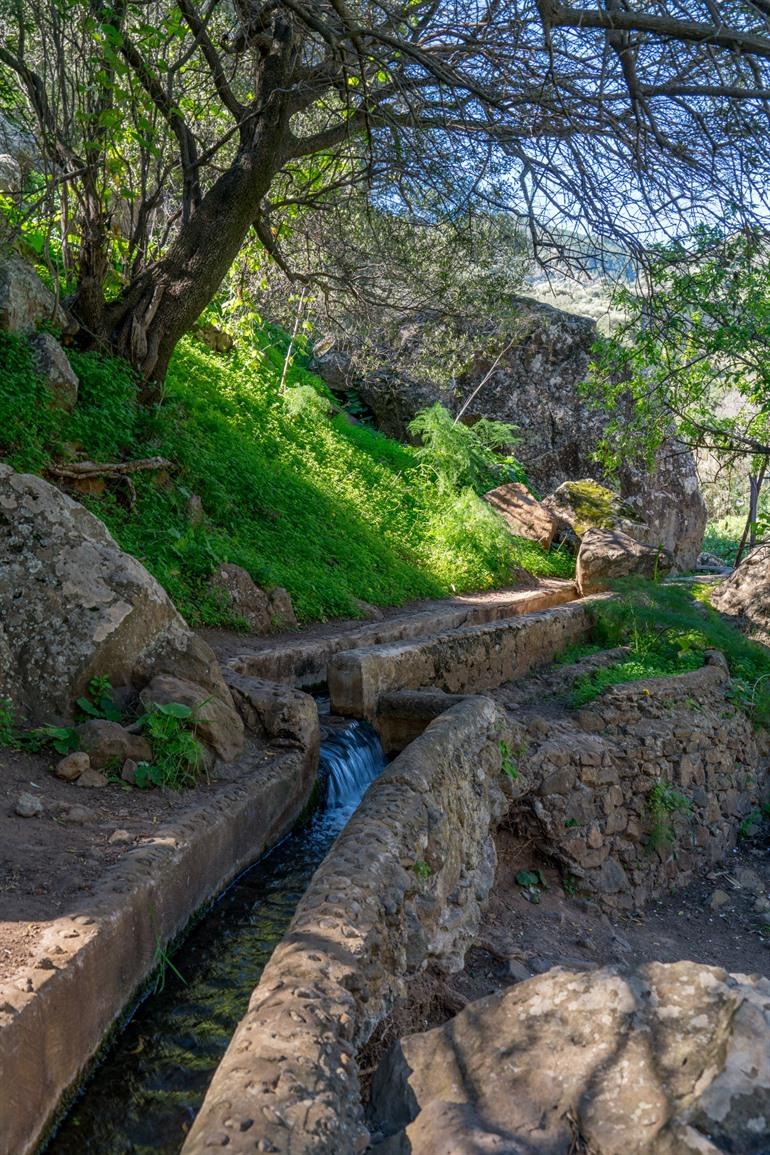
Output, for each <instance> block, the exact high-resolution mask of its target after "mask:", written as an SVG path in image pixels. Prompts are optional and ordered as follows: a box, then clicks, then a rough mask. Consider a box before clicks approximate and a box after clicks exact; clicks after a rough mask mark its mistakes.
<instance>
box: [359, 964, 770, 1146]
mask: <svg viewBox="0 0 770 1155" xmlns="http://www.w3.org/2000/svg"><path fill="white" fill-rule="evenodd" d="M372 1112H373V1115H374V1123H373V1125H372V1129H375V1128H379V1127H381V1128H382V1129H383V1130H384V1131H385V1134H386V1135H387V1136H388V1137H387V1138H385V1140H384V1142H380V1143H377V1144H375V1145H374V1147H373V1150H375V1151H377V1152H379V1153H381V1155H406V1153H407V1152H409V1153H411V1155H450V1153H451V1155H481V1153H482V1152H489V1153H490V1155H491V1153H492V1152H499V1155H503V1153H505V1155H571V1153H572V1152H575V1151H590V1152H592V1155H738V1153H739V1152H740V1155H765V1153H766V1152H767V1150H768V1135H770V982H768V980H767V979H765V978H760V977H759V976H757V975H752V976H750V977H748V976H745V975H730V974H727V973H726V972H725V971H723V970H721V969H719V968H717V967H709V966H703V965H700V964H698V963H693V962H679V963H669V964H665V963H650V964H648V965H646V966H641V967H639V968H638V969H637V970H632V971H624V970H620V969H616V968H611V967H607V968H604V969H603V970H600V971H594V972H592V973H579V974H574V973H571V972H570V971H567V970H562V969H561V968H557V969H555V970H551V971H549V972H547V973H546V974H544V975H540V976H539V977H537V978H532V979H529V980H528V981H526V982H523V983H519V984H517V985H516V986H513V987H510V988H509V989H508V990H506V991H504V992H502V993H501V994H497V995H492V996H491V997H489V998H485V999H480V1000H479V1001H478V1002H475V1003H471V1004H470V1006H468V1007H467V1008H466V1009H465V1010H463V1011H461V1013H460V1014H458V1015H457V1016H456V1017H455V1018H453V1019H451V1020H450V1021H449V1022H447V1023H446V1024H444V1025H443V1026H441V1027H438V1028H436V1029H435V1030H432V1031H427V1032H425V1033H423V1034H416V1035H410V1036H408V1037H407V1038H405V1039H402V1040H401V1041H400V1043H398V1044H397V1046H396V1047H395V1049H394V1050H393V1051H392V1052H390V1054H389V1055H388V1056H387V1057H386V1059H385V1060H384V1062H383V1063H382V1064H381V1066H380V1068H379V1069H378V1071H377V1073H376V1075H375V1077H374V1083H373V1087H372Z"/></svg>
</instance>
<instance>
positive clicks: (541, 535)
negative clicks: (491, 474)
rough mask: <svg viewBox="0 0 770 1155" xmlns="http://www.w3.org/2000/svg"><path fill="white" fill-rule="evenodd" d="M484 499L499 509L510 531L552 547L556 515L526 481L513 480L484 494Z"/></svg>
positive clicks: (498, 511)
mask: <svg viewBox="0 0 770 1155" xmlns="http://www.w3.org/2000/svg"><path fill="white" fill-rule="evenodd" d="M484 501H486V503H487V505H489V506H491V507H492V509H494V511H495V513H499V514H500V516H501V517H502V519H503V521H504V522H505V523H506V525H507V526H508V528H509V529H510V531H511V533H515V534H517V535H518V536H519V537H525V538H528V539H529V540H530V541H536V542H537V544H538V545H540V546H542V548H543V549H550V546H551V542H552V541H553V537H554V534H555V532H556V525H557V523H556V518H555V517H554V516H553V514H552V513H551V512H550V510H548V509H546V507H545V506H544V505H543V504H541V502H539V501H538V500H537V498H536V497H534V496H533V495H532V494H531V493H530V492H529V490H528V489H527V487H526V485H521V484H519V482H516V481H511V482H509V483H508V484H507V485H498V487H497V489H490V491H489V493H485V494H484Z"/></svg>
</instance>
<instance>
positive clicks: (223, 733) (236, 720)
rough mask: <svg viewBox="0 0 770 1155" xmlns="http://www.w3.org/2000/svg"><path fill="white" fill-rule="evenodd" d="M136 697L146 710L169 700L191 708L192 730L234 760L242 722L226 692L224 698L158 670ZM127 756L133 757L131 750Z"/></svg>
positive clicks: (240, 743)
mask: <svg viewBox="0 0 770 1155" xmlns="http://www.w3.org/2000/svg"><path fill="white" fill-rule="evenodd" d="M139 697H140V699H141V702H142V705H143V706H144V708H145V709H146V710H148V711H150V710H152V708H153V706H168V705H169V704H171V703H172V702H177V703H179V704H181V705H183V706H187V707H188V709H190V710H192V717H191V718H190V725H191V726H192V727H193V728H194V730H195V733H196V734H197V735H198V737H199V738H201V739H202V740H203V741H204V742H205V743H206V745H207V746H210V747H211V749H212V750H213V751H214V753H215V754H217V755H218V757H220V758H221V759H222V761H223V762H233V761H235V759H236V758H237V757H238V755H239V754H240V752H241V750H242V749H243V722H242V721H241V717H240V715H239V714H238V713H236V711H235V708H234V706H233V703H232V699H231V698H230V696H229V695H228V698H227V700H225V699H224V698H221V697H218V696H217V695H215V694H212V693H210V692H209V691H208V690H204V688H203V686H198V685H196V683H195V682H188V681H187V679H186V678H176V677H174V676H173V675H171V674H157V675H156V676H155V677H154V678H153V679H152V681H151V682H150V684H149V686H146V687H145V688H144V690H142V692H141V694H140V695H139ZM127 757H131V758H134V759H136V755H134V754H131V755H127ZM136 760H137V761H139V759H136Z"/></svg>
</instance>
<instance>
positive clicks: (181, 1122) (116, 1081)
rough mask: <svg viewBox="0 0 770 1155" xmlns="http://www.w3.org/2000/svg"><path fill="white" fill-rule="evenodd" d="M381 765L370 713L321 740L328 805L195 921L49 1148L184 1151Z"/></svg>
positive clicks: (49, 1154) (58, 1151) (55, 1153)
mask: <svg viewBox="0 0 770 1155" xmlns="http://www.w3.org/2000/svg"><path fill="white" fill-rule="evenodd" d="M383 766H384V759H383V754H382V748H381V746H380V743H379V740H378V738H377V735H376V734H375V732H374V730H373V729H372V728H371V727H370V726H368V725H367V724H366V723H362V722H352V723H350V724H349V725H347V726H346V727H345V728H344V729H341V730H338V731H336V732H335V733H334V734H333V736H332V737H330V738H329V739H328V740H326V741H324V742H323V743H322V745H321V767H320V775H321V780H322V782H325V783H326V805H325V806H324V808H323V809H322V810H320V811H319V812H318V813H317V814H315V815H314V817H313V818H311V819H310V821H309V822H308V823H307V824H306V825H305V826H304V827H302V828H301V829H299V830H296V831H295V832H293V833H292V834H290V835H289V836H288V837H287V838H285V839H284V840H283V842H281V843H280V844H279V845H278V846H276V847H275V848H274V849H273V850H272V851H271V852H270V853H269V854H267V855H266V856H265V857H264V858H263V859H261V860H260V861H259V862H258V863H256V865H254V866H252V867H251V868H250V869H249V870H247V871H246V872H245V873H244V874H243V875H241V877H240V878H239V879H238V880H237V881H236V882H235V883H234V884H233V885H232V886H231V887H230V888H229V889H228V890H227V891H226V892H225V894H224V895H223V896H222V897H221V898H220V899H219V900H218V901H217V902H216V903H215V904H214V906H213V907H212V909H211V910H210V912H209V913H208V914H207V915H206V916H205V918H203V919H202V920H201V921H200V922H199V923H198V924H197V926H196V927H195V928H194V929H193V930H192V932H191V933H190V934H189V935H188V937H187V938H186V939H185V940H184V942H183V944H182V946H181V948H180V949H179V950H178V951H177V952H176V954H175V955H174V957H173V959H172V960H171V965H166V966H165V968H164V973H163V974H162V976H161V978H160V980H159V987H160V989H157V990H156V992H155V993H154V994H152V995H151V996H150V997H149V998H147V999H145V1000H144V1001H143V1002H142V1003H141V1004H140V1005H139V1006H138V1007H137V1009H136V1011H135V1013H134V1015H133V1016H132V1018H131V1019H130V1021H129V1023H128V1025H127V1026H126V1027H125V1029H124V1030H123V1031H122V1032H121V1033H120V1034H119V1035H118V1036H117V1037H116V1039H115V1041H114V1044H113V1046H112V1047H111V1048H110V1050H109V1051H108V1052H107V1054H106V1055H105V1056H104V1058H103V1061H102V1062H101V1064H100V1065H99V1066H98V1067H97V1069H96V1070H95V1071H94V1073H93V1075H92V1077H91V1078H90V1079H89V1080H88V1082H87V1083H86V1084H85V1086H84V1087H83V1088H82V1090H81V1092H80V1094H79V1096H78V1098H77V1099H76V1100H75V1102H74V1103H73V1106H72V1109H71V1110H70V1112H69V1114H68V1115H67V1116H66V1117H65V1119H64V1120H63V1122H62V1124H61V1126H60V1127H59V1129H58V1131H57V1132H56V1133H55V1135H54V1136H53V1137H52V1138H51V1140H50V1141H49V1143H48V1145H47V1146H46V1148H45V1151H46V1155H150V1153H152V1155H178V1152H179V1151H180V1149H181V1147H182V1144H183V1143H184V1139H185V1136H186V1134H187V1132H188V1130H189V1128H190V1126H191V1124H192V1122H193V1119H194V1118H195V1115H196V1114H197V1112H198V1110H199V1108H200V1105H201V1103H202V1102H203V1097H204V1095H205V1094H206V1090H207V1088H208V1085H209V1083H210V1081H211V1078H212V1076H213V1074H214V1071H215V1070H216V1068H217V1066H218V1064H219V1061H220V1059H221V1058H222V1055H223V1054H224V1052H225V1049H226V1048H227V1045H228V1043H229V1041H230V1038H231V1036H232V1033H233V1031H234V1029H235V1026H236V1024H237V1023H238V1021H239V1019H240V1018H241V1017H242V1016H243V1014H244V1012H245V1011H246V1007H247V1005H248V1001H249V997H250V995H251V992H252V990H253V989H254V987H255V986H256V985H257V983H258V982H259V978H260V975H261V974H262V970H263V968H264V966H265V964H266V963H267V961H268V959H269V958H270V955H271V954H272V952H273V950H274V948H275V947H276V945H277V944H278V942H279V941H280V939H281V938H282V937H283V935H284V933H285V931H286V929H287V927H288V924H289V922H290V920H291V917H292V915H293V913H294V910H295V908H296V906H297V903H298V902H299V900H300V899H301V897H302V895H303V893H304V892H305V890H306V889H307V886H308V883H309V882H310V879H311V877H312V875H313V873H314V871H315V870H316V868H317V867H318V866H319V864H320V863H321V861H322V859H323V858H324V856H325V855H326V853H327V851H328V849H329V847H330V846H331V844H332V842H333V841H334V839H335V838H336V836H337V834H338V833H339V832H340V830H341V829H342V828H343V826H344V825H345V823H346V822H347V821H348V819H349V818H350V816H351V814H352V813H353V811H354V810H355V809H356V807H357V806H358V804H359V802H360V801H361V798H362V797H363V794H364V792H365V790H366V788H367V786H368V785H369V783H370V782H372V781H373V780H374V779H375V778H376V777H377V775H378V774H379V773H380V772H381V771H382V769H383Z"/></svg>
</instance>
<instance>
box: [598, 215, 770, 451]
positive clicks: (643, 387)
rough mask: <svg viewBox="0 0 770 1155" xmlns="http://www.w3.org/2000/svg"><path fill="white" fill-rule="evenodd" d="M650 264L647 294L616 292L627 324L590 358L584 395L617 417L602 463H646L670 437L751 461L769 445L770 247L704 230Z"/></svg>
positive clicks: (751, 236) (747, 235)
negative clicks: (641, 457)
mask: <svg viewBox="0 0 770 1155" xmlns="http://www.w3.org/2000/svg"><path fill="white" fill-rule="evenodd" d="M653 255H654V256H655V258H656V259H655V260H654V261H653V263H652V264H651V267H650V269H649V272H648V282H647V285H646V287H645V291H644V292H642V291H640V290H639V288H638V287H635V288H627V287H621V288H619V289H618V290H617V292H616V294H615V296H614V300H613V303H614V305H615V307H616V308H618V309H620V310H622V312H623V313H624V314H625V316H626V318H627V319H626V321H625V323H624V324H623V325H621V326H620V327H619V328H618V329H617V330H616V331H615V333H614V334H613V336H612V337H611V338H608V339H606V340H603V341H601V342H600V343H599V344H598V345H597V347H596V349H595V362H594V365H593V367H592V374H591V379H590V381H589V383H588V385H587V391H588V395H589V397H592V398H593V399H594V401H595V403H596V404H597V405H599V406H601V407H602V408H604V409H605V410H606V411H607V412H611V413H612V412H614V413H615V414H617V416H616V417H615V418H614V419H613V420H612V421H611V422H610V425H609V426H608V429H607V435H606V438H605V442H604V446H603V458H604V461H605V463H606V464H607V465H608V466H609V467H611V468H612V467H616V466H618V465H620V464H621V462H622V460H623V459H624V457H627V456H628V454H629V452H630V453H638V452H639V451H640V450H641V451H642V452H643V453H644V452H646V453H647V454H650V453H652V452H653V451H654V449H655V448H656V447H657V446H658V445H659V444H660V443H661V441H663V440H664V439H665V438H666V437H668V436H669V435H670V433H671V430H672V427H673V428H674V429H675V430H676V432H677V433H678V435H679V436H680V437H682V438H683V439H684V440H685V441H687V442H688V443H690V444H694V445H704V444H705V445H707V446H708V448H709V449H710V450H711V451H712V452H714V453H715V454H716V455H717V456H720V455H721V456H722V458H723V460H729V459H730V458H733V457H735V456H736V455H742V456H744V457H748V458H749V459H752V458H753V457H755V455H756V453H757V446H758V445H761V444H763V443H764V444H765V445H767V444H768V441H770V357H769V356H768V354H769V353H770V277H769V276H768V273H769V272H770V254H769V253H768V246H767V238H766V237H765V236H763V235H762V234H761V233H759V232H752V231H750V230H746V231H739V232H736V233H733V234H731V235H729V236H724V235H722V234H721V233H719V232H718V231H715V230H713V229H706V228H700V229H698V230H696V231H695V233H694V234H693V236H692V237H691V238H690V239H689V240H688V241H687V242H677V243H675V244H670V245H667V246H662V247H660V248H659V249H658V250H657V252H656V253H655V254H653ZM726 402H729V404H728V403H726ZM755 465H756V462H755Z"/></svg>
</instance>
